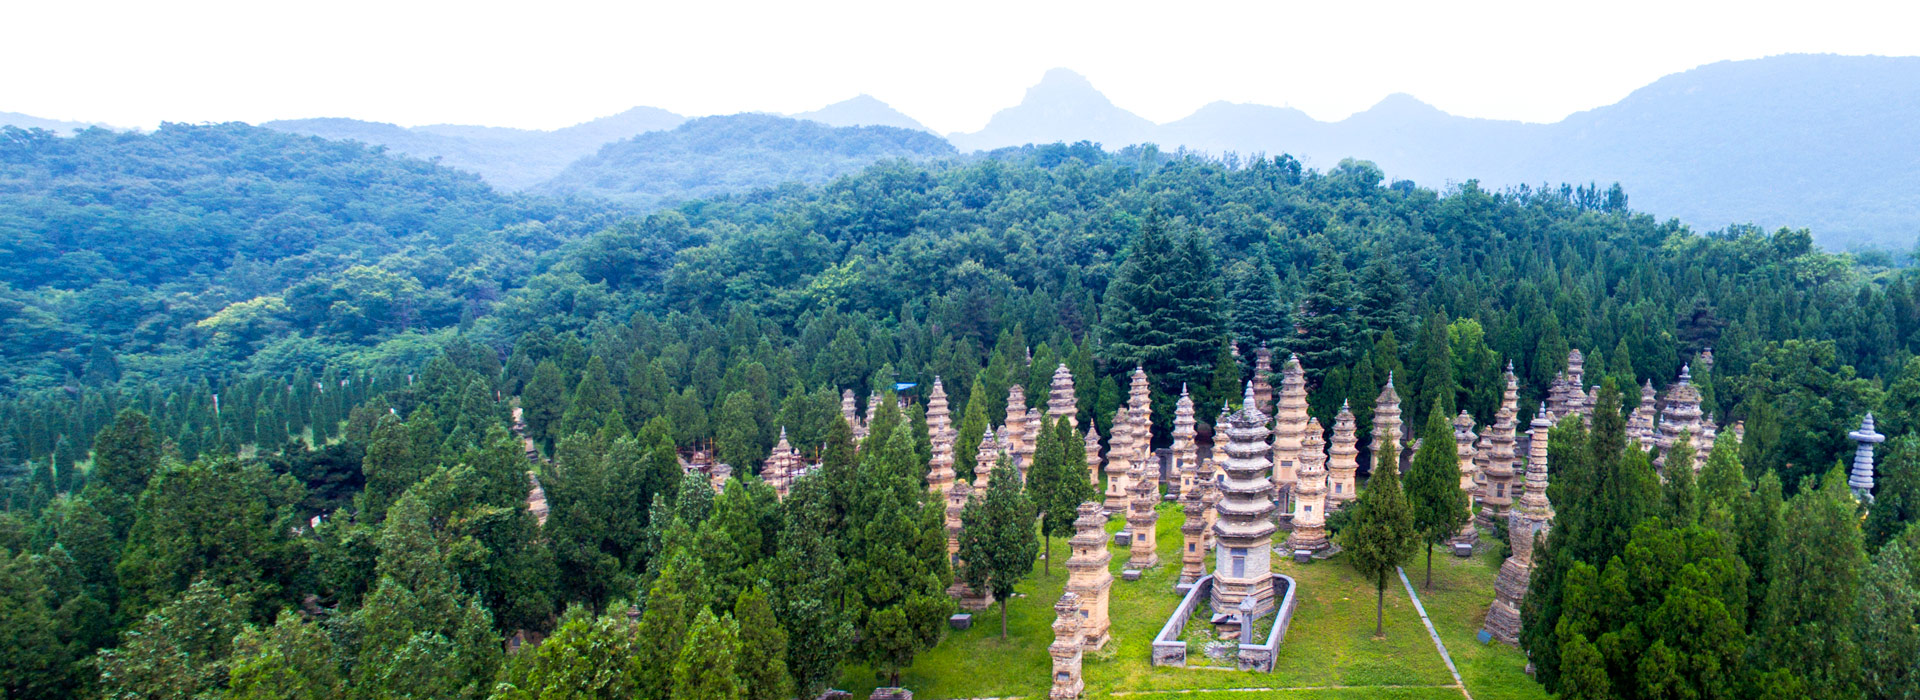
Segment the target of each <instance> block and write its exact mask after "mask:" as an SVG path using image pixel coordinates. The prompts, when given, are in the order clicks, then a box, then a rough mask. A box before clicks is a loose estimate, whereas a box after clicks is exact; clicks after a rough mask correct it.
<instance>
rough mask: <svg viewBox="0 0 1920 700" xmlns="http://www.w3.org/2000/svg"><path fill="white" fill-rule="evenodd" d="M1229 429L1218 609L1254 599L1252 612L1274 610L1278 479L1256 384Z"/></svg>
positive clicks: (1217, 530)
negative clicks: (1273, 558) (1255, 401)
mask: <svg viewBox="0 0 1920 700" xmlns="http://www.w3.org/2000/svg"><path fill="white" fill-rule="evenodd" d="M1225 423H1226V426H1225V429H1224V430H1218V431H1217V432H1224V433H1226V437H1227V442H1226V445H1225V446H1224V447H1223V451H1224V452H1226V459H1225V460H1224V461H1223V462H1222V463H1221V466H1222V467H1223V468H1224V469H1225V470H1226V472H1227V475H1226V479H1225V480H1224V481H1223V482H1222V483H1221V485H1220V489H1221V490H1222V491H1224V492H1225V494H1226V497H1225V498H1224V499H1223V500H1221V501H1220V505H1219V510H1220V521H1219V522H1217V523H1214V526H1213V534H1214V538H1215V539H1216V540H1217V541H1218V542H1219V552H1218V553H1217V555H1216V557H1215V563H1214V575H1213V597H1212V600H1211V601H1210V602H1211V604H1212V606H1213V610H1214V612H1215V613H1223V612H1229V611H1235V610H1240V609H1241V607H1240V602H1241V601H1242V600H1252V601H1253V606H1252V608H1253V610H1252V613H1251V615H1250V617H1259V616H1261V615H1265V614H1267V613H1268V612H1270V611H1272V610H1273V606H1274V601H1273V565H1272V563H1271V561H1270V559H1271V556H1272V551H1271V550H1272V547H1273V532H1274V530H1275V529H1276V528H1275V526H1274V524H1273V480H1272V478H1271V477H1269V476H1268V469H1269V468H1270V467H1271V466H1272V465H1271V464H1270V463H1269V462H1268V461H1267V455H1268V454H1269V448H1268V446H1267V436H1268V435H1269V434H1270V433H1271V431H1269V430H1267V414H1265V413H1261V412H1260V409H1259V408H1258V407H1256V406H1254V405H1253V385H1251V384H1249V385H1247V389H1246V392H1245V395H1244V398H1243V399H1242V401H1241V407H1240V411H1239V412H1237V413H1234V414H1233V415H1231V416H1229V417H1228V418H1227V420H1226V422H1225Z"/></svg>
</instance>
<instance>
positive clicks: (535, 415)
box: [520, 360, 598, 450]
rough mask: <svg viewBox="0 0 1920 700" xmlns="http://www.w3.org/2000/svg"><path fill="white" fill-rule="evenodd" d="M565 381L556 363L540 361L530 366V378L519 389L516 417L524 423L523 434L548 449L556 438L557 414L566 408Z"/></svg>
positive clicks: (557, 432)
mask: <svg viewBox="0 0 1920 700" xmlns="http://www.w3.org/2000/svg"><path fill="white" fill-rule="evenodd" d="M565 382H566V380H565V378H564V377H562V376H561V375H560V366H559V365H556V364H554V363H553V361H552V360H542V361H540V364H538V365H535V366H534V368H533V379H531V380H529V381H528V382H527V386H526V388H524V389H521V390H520V418H521V420H524V421H526V423H527V437H530V438H533V440H534V442H536V443H538V444H540V445H541V446H543V447H546V448H547V449H549V450H551V449H553V444H554V441H555V440H558V439H559V432H560V421H561V417H562V416H563V415H564V414H565V413H566V410H567V395H566V384H565ZM595 427H598V423H596V424H595Z"/></svg>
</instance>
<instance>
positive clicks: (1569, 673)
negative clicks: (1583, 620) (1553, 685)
mask: <svg viewBox="0 0 1920 700" xmlns="http://www.w3.org/2000/svg"><path fill="white" fill-rule="evenodd" d="M1562 648H1563V651H1562V654H1561V657H1560V698H1561V700H1611V699H1612V698H1613V697H1615V696H1614V694H1613V682H1612V681H1611V680H1610V679H1609V678H1607V666H1606V663H1605V662H1603V661H1602V660H1601V658H1600V650H1598V649H1595V648H1594V647H1593V643H1592V642H1589V641H1587V638H1586V637H1584V636H1580V635H1574V637H1573V638H1572V639H1570V640H1568V641H1567V642H1566V644H1564V645H1562Z"/></svg>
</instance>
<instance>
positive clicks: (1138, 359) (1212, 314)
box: [1100, 213, 1221, 386]
mask: <svg viewBox="0 0 1920 700" xmlns="http://www.w3.org/2000/svg"><path fill="white" fill-rule="evenodd" d="M1166 226H1167V224H1166V221H1165V220H1164V219H1163V218H1162V217H1161V216H1160V215H1159V214H1158V213H1154V214H1150V215H1148V217H1147V221H1146V223H1145V224H1144V225H1142V226H1141V229H1140V233H1139V234H1137V235H1135V236H1134V238H1133V242H1132V243H1131V244H1129V245H1128V247H1127V258H1126V261H1125V262H1123V263H1121V265H1120V269H1119V271H1118V272H1117V273H1116V274H1115V275H1114V278H1113V281H1112V282H1111V283H1109V284H1108V285H1107V292H1106V296H1105V299H1106V304H1107V307H1106V309H1105V310H1104V311H1103V312H1102V314H1101V323H1102V326H1101V329H1100V334H1101V337H1102V338H1103V339H1104V340H1105V343H1104V344H1103V345H1102V346H1101V347H1102V350H1103V351H1104V352H1105V354H1106V359H1107V360H1109V361H1110V362H1112V363H1114V364H1115V365H1117V366H1122V367H1134V366H1140V367H1145V368H1146V370H1147V374H1148V376H1151V377H1154V378H1155V379H1156V380H1158V381H1160V382H1162V383H1166V384H1167V385H1169V386H1171V385H1172V383H1178V382H1189V383H1198V382H1199V381H1200V380H1201V379H1202V378H1203V377H1205V376H1206V374H1207V370H1208V369H1210V368H1211V366H1212V364H1211V361H1212V359H1213V349H1214V343H1215V342H1217V341H1218V339H1219V337H1220V330H1221V328H1220V320H1219V314H1218V311H1217V301H1216V300H1217V299H1218V297H1219V288H1218V285H1217V283H1216V281H1215V279H1214V271H1213V261H1212V256H1211V255H1210V254H1209V253H1208V252H1207V250H1206V246H1205V245H1203V244H1202V243H1201V242H1200V238H1199V234H1198V233H1197V232H1194V231H1191V230H1189V231H1188V232H1187V233H1186V235H1184V236H1181V237H1180V238H1179V240H1177V241H1176V240H1173V237H1172V236H1169V235H1167V232H1166V231H1165V229H1166Z"/></svg>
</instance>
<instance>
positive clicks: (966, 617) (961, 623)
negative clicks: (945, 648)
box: [947, 613, 973, 630]
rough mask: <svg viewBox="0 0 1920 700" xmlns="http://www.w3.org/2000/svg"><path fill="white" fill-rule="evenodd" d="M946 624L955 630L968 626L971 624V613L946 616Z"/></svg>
mask: <svg viewBox="0 0 1920 700" xmlns="http://www.w3.org/2000/svg"><path fill="white" fill-rule="evenodd" d="M947 626H948V627H952V628H954V629H957V630H963V629H967V628H970V627H972V626H973V613H957V614H955V615H954V616H952V617H949V618H947Z"/></svg>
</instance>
